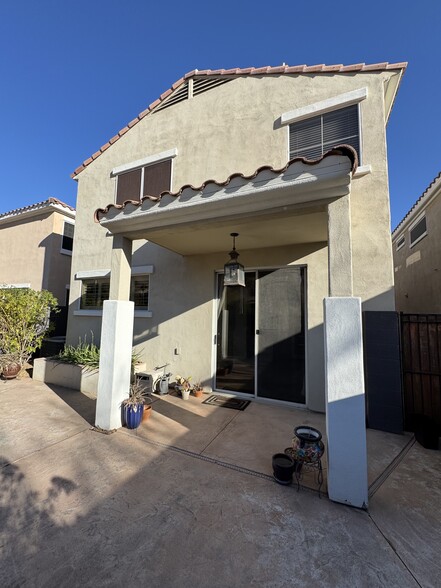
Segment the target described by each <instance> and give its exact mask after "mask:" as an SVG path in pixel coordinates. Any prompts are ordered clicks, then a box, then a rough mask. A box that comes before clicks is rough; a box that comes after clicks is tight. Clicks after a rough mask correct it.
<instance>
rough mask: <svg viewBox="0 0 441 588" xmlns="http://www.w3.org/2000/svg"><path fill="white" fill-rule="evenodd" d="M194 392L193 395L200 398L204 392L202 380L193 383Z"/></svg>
mask: <svg viewBox="0 0 441 588" xmlns="http://www.w3.org/2000/svg"><path fill="white" fill-rule="evenodd" d="M192 392H193V396H196V398H200V397H201V396H202V395H203V394H204V389H203V387H202V384H201V383H200V382H195V384H194V385H193V390H192Z"/></svg>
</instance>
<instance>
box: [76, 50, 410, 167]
mask: <svg viewBox="0 0 441 588" xmlns="http://www.w3.org/2000/svg"><path fill="white" fill-rule="evenodd" d="M406 67H407V62H406V61H402V62H398V63H389V62H387V61H384V62H381V63H373V64H368V65H366V64H365V63H355V64H352V65H342V64H337V65H326V64H324V63H322V64H317V65H309V66H308V65H294V66H292V65H287V64H285V63H283V64H282V65H279V66H270V65H268V66H264V67H258V68H256V67H247V68H240V67H236V68H230V69H203V70H197V69H193V70H192V71H189V72H187V73H186V74H185V75H183V76H182V77H181V78H180V79H179V80H177V81H176V82H175V83H174V84H172V86H171V87H170V88H169V89H168V90H166V91H165V92H163V93H162V94H161V95H160V97H159V98H158V99H156V100H155V101H154V102H152V103H151V104H150V105H149V106H148V107H147V108H146V109H145V110H143V111H142V112H141V113H140V114H139V115H138V116H137V117H135V118H134V119H133V120H132V121H130V123H129V124H128V125H127V126H125V127H124V128H123V129H121V130H120V131H119V132H118V134H117V135H115V136H114V137H112V139H110V140H109V141H108V142H107V143H105V144H104V145H103V146H102V147H100V149H99V150H98V151H97V152H96V153H94V155H92V157H89V158H88V159H86V160H85V161H84V162H83V163H82V164H81V165H80V166H78V167H77V168H76V169H75V171H74V172H73V173H72V174H71V177H72V178H75V177H76V176H77V175H78V174H79V173H81V172H82V171H83V170H84V169H86V167H87V166H88V165H89V164H90V163H92V161H94V160H95V159H96V158H97V157H99V155H101V153H103V152H104V151H106V150H107V149H108V148H109V147H110V145H113V143H115V141H117V140H118V139H119V138H120V137H122V136H123V135H125V134H126V133H127V131H128V130H129V129H131V128H132V127H134V126H135V125H136V124H137V123H138V122H139V121H140V120H142V119H143V118H144V117H145V116H147V115H148V114H149V113H151V112H152V111H153V110H154V109H155V108H156V107H157V106H159V104H161V103H162V102H163V101H164V100H166V99H167V98H168V97H169V96H170V95H171V94H172V93H173V92H174V91H175V90H176V89H177V88H179V87H180V86H181V85H182V84H183V83H185V82H186V81H188V80H189V79H190V78H197V77H201V78H203V77H207V76H210V75H211V76H221V77H222V76H227V77H231V76H247V75H250V76H259V75H277V74H287V75H289V74H311V73H316V74H320V73H352V72H373V71H382V70H388V71H389V70H394V69H397V70H398V69H406Z"/></svg>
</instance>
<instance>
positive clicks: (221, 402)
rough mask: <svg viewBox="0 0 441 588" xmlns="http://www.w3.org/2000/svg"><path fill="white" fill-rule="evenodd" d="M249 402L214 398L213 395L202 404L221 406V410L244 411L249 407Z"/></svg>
mask: <svg viewBox="0 0 441 588" xmlns="http://www.w3.org/2000/svg"><path fill="white" fill-rule="evenodd" d="M249 403H250V401H249V400H241V399H240V398H226V397H223V396H216V394H213V395H212V396H210V397H209V398H207V400H204V401H203V403H202V404H212V405H213V406H221V407H223V408H234V409H235V410H245V409H246V407H247V406H248V405H249Z"/></svg>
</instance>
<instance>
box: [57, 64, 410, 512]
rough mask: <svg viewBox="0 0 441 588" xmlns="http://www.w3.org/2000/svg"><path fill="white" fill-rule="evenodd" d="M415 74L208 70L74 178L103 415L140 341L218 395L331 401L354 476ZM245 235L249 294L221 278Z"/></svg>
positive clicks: (81, 294) (82, 330) (81, 274)
mask: <svg viewBox="0 0 441 588" xmlns="http://www.w3.org/2000/svg"><path fill="white" fill-rule="evenodd" d="M405 67H406V64H405V63H396V64H387V63H381V64H374V65H364V64H357V65H351V66H341V65H335V66H325V65H318V66H312V67H307V66H296V67H290V66H285V65H282V66H280V67H263V68H258V69H254V68H249V69H232V70H215V71H212V70H204V71H197V70H195V71H193V72H190V73H188V74H186V75H185V76H184V77H183V78H181V79H180V80H178V81H177V82H176V83H175V84H173V86H172V87H171V88H170V89H169V90H167V91H166V92H165V93H164V94H162V95H161V97H160V98H159V99H158V100H156V101H155V102H154V103H153V104H151V105H150V106H149V107H148V108H147V109H146V110H145V111H144V112H142V113H141V114H140V115H139V116H138V117H137V118H135V119H134V120H132V121H131V122H130V123H129V124H128V125H127V126H126V127H125V128H124V129H122V130H121V131H120V132H119V133H118V134H117V135H115V136H114V137H113V138H112V139H110V140H109V142H108V143H106V144H105V145H103V146H102V147H101V149H99V150H98V151H97V152H96V153H94V154H93V155H92V156H91V157H90V158H89V159H88V160H87V161H85V162H84V163H83V165H81V166H80V167H79V168H78V169H77V170H75V172H74V174H73V177H74V178H75V179H76V180H77V181H78V199H77V211H78V216H77V225H76V233H75V241H74V242H75V247H74V256H73V268H72V282H71V306H70V318H69V326H68V341H69V342H71V343H75V342H76V341H78V338H79V337H81V336H84V335H87V334H89V333H90V332H91V331H93V333H94V335H95V340H96V341H97V342H99V341H100V333H101V327H102V328H103V331H104V334H103V337H102V338H101V351H102V358H105V359H102V361H103V362H104V361H105V365H108V366H112V367H111V369H109V370H106V373H105V374H100V382H101V383H100V387H99V393H98V405H97V424H99V425H100V426H101V427H102V428H113V427H115V426H119V425H120V411H119V409H118V402H120V401H121V398H122V397H124V395H125V394H126V393H127V391H126V389H125V386H127V385H128V384H127V382H128V379H126V378H128V375H127V368H125V367H124V365H126V364H127V361H128V360H129V359H130V355H127V354H130V346H131V342H132V341H133V343H134V345H136V347H137V349H138V350H139V351H140V352H141V353H142V355H143V359H144V361H145V362H146V363H147V366H148V369H149V370H151V369H153V368H154V367H155V366H160V365H164V364H170V366H169V368H168V369H170V371H171V372H172V373H173V374H175V375H176V374H179V373H180V374H184V375H188V374H190V375H192V376H193V378H194V379H196V380H201V381H202V382H203V383H204V385H205V387H206V389H207V390H215V391H220V392H228V393H234V394H237V395H240V396H242V397H246V398H258V399H263V400H265V401H267V402H273V403H274V402H278V403H286V404H287V405H291V406H292V405H300V406H303V407H307V408H309V409H311V410H316V411H324V410H325V408H326V406H327V407H328V412H329V414H330V415H331V412H332V415H333V416H332V417H331V416H330V417H329V421H330V422H331V425H329V423H328V444H329V451H330V452H331V445H332V444H334V443H335V444H336V445H339V442H338V441H333V439H335V438H334V433H333V430H332V426H333V425H332V423H334V422H335V423H338V427H337V429H338V430H339V431H340V434H341V431H342V430H345V434H349V437H347V438H346V441H343V440H342V443H344V445H347V440H348V438H350V439H351V441H350V443H351V447H352V456H353V457H351V458H345V459H349V461H346V465H345V467H347V468H349V466H348V463H351V465H350V467H354V468H355V469H354V470H353V471H354V479H356V478H357V474H356V471H355V470H356V469H357V468H358V467H361V468H363V467H364V466H363V464H365V461H364V457H363V451H364V452H365V439H364V441H363V434H364V427H365V425H364V383H363V368H362V360H360V358H362V354H361V351H362V350H361V313H360V310H361V307H360V300H359V299H361V303H362V306H363V309H364V310H373V311H375V310H378V311H382V310H394V291H393V262H392V250H391V239H390V217H389V193H388V182H387V176H388V173H387V152H386V132H385V127H386V124H387V121H388V119H389V115H390V113H391V110H392V106H393V103H394V100H395V96H396V93H397V90H398V87H399V84H400V81H401V78H402V75H403V73H404V70H405ZM231 233H238V234H239V235H238V237H237V238H236V248H237V250H238V251H239V253H240V262H241V263H242V264H243V265H244V267H245V276H244V279H245V286H234V287H230V286H225V285H224V281H223V277H224V273H223V272H224V264H225V263H226V262H227V261H228V259H229V251H230V250H231V248H232V238H231V236H230V234H231ZM357 297H359V299H358V298H357ZM107 298H110V301H109V302H108V303H106V304H104V316H102V315H103V301H104V300H106V299H107ZM129 298H130V299H131V300H133V301H134V314H133V310H132V308H133V305H131V304H130V303H129V302H126V301H128V300H129ZM324 299H326V300H327V302H325V311H324ZM324 314H326V320H325V318H324ZM102 323H103V325H102ZM325 323H326V328H324V325H325ZM132 328H133V333H132ZM325 356H326V358H327V359H326V362H327V363H326V369H325ZM337 364H338V365H339V366H340V367H338V365H337ZM103 365H104V364H103ZM334 368H335V370H336V371H335V373H334V376H332V371H333V370H334ZM339 370H340V372H339ZM341 370H343V371H341ZM123 372H124V376H123V375H122V374H123ZM339 374H340V375H339ZM343 374H348V377H347V378H346V377H342V375H343ZM101 378H102V380H101ZM325 390H326V394H325ZM100 395H101V396H100ZM337 401H338V402H337ZM349 405H350V407H351V408H350V409H349V408H348V407H349ZM109 407H110V408H109ZM329 407H331V409H332V410H331V411H329ZM339 411H343V412H344V411H346V416H342V418H340V417H339V418H335V417H336V414H337V413H339ZM118 423H119V425H118ZM346 427H348V428H346ZM354 427H355V432H353V428H354ZM337 429H336V430H337ZM358 437H359V438H360V448H361V449H360V451H361V454H362V456H361V457H359V454H358V450H357V449H354V447H355V448H357V447H358ZM363 444H364V445H363ZM340 446H341V443H340ZM363 448H364V449H363ZM352 459H354V464H352ZM362 477H363V474H361V478H362ZM329 483H330V485H331V487H332V486H333V483H334V482H333V480H332V476H331V478H330V479H329ZM349 502H351V503H352V504H353V503H354V502H353V501H351V500H349ZM355 502H356V501H355ZM360 504H361V502H360Z"/></svg>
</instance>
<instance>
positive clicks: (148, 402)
mask: <svg viewBox="0 0 441 588" xmlns="http://www.w3.org/2000/svg"><path fill="white" fill-rule="evenodd" d="M151 414H152V399H151V398H150V397H149V396H144V408H143V411H142V422H144V421H146V420H147V419H149V418H150V415H151Z"/></svg>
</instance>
